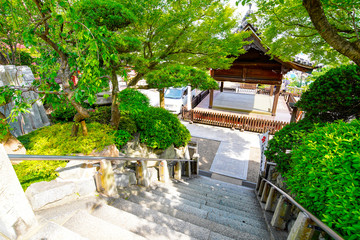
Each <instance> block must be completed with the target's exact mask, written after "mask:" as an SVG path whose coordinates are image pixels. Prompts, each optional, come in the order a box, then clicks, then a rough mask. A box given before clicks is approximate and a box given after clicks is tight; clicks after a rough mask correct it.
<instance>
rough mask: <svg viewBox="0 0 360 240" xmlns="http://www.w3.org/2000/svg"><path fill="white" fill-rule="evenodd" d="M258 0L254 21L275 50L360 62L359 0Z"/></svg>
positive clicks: (331, 61) (330, 61) (324, 59)
mask: <svg viewBox="0 0 360 240" xmlns="http://www.w3.org/2000/svg"><path fill="white" fill-rule="evenodd" d="M241 2H243V3H245V2H250V1H247V0H245V1H241ZM255 2H256V5H257V6H258V11H257V12H256V13H255V14H254V15H253V22H254V24H255V25H256V26H257V27H259V31H260V32H261V36H262V40H263V41H264V43H265V44H266V45H268V46H269V47H270V49H271V53H272V54H274V55H276V56H282V57H284V59H285V60H290V59H289V58H290V57H291V56H295V55H296V54H298V53H306V54H308V55H309V56H310V57H311V59H312V60H315V61H318V62H322V63H328V64H335V65H338V64H339V63H344V62H349V59H350V60H352V61H354V62H355V63H356V64H357V65H360V38H359V28H360V17H359V16H360V10H359V9H360V8H359V6H360V2H359V0H337V1H328V0H303V1H297V0H276V1H270V0H265V1H261V0H257V1H255ZM344 56H346V57H347V58H345V57H344ZM286 58H287V59H286Z"/></svg>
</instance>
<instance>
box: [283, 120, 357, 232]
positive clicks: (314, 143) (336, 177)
mask: <svg viewBox="0 0 360 240" xmlns="http://www.w3.org/2000/svg"><path fill="white" fill-rule="evenodd" d="M285 177H286V178H287V180H286V183H287V186H288V187H289V189H290V190H291V192H292V193H293V194H294V195H295V196H296V200H297V201H298V202H299V203H300V204H301V205H303V206H304V207H305V208H307V209H308V210H309V211H310V212H312V213H314V214H315V215H317V216H318V217H319V218H320V219H321V220H322V221H323V222H325V223H326V224H327V225H328V226H330V227H331V228H333V229H334V230H336V231H338V232H339V233H340V235H342V236H343V237H344V238H345V239H359V238H360V224H359V218H360V211H359V205H360V121H359V120H353V121H351V122H350V123H345V122H336V123H331V124H330V123H328V124H327V125H326V126H324V127H317V128H316V129H315V130H314V131H313V133H310V134H308V135H307V136H305V137H304V141H303V143H302V144H301V145H299V146H298V147H297V148H296V149H294V150H293V154H292V155H291V168H290V170H289V171H288V173H286V174H285Z"/></svg>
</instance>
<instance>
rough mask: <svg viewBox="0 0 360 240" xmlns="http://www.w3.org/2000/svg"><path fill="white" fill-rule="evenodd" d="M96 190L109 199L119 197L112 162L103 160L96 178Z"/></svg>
mask: <svg viewBox="0 0 360 240" xmlns="http://www.w3.org/2000/svg"><path fill="white" fill-rule="evenodd" d="M95 181H96V189H97V190H98V191H99V192H100V193H102V194H104V195H106V196H109V197H118V196H119V195H118V192H117V188H116V182H115V175H114V171H113V169H112V165H111V161H107V160H101V161H100V167H97V175H96V176H95Z"/></svg>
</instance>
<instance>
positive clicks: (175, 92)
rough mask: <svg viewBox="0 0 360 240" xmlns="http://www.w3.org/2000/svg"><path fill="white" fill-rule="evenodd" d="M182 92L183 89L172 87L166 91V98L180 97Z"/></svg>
mask: <svg viewBox="0 0 360 240" xmlns="http://www.w3.org/2000/svg"><path fill="white" fill-rule="evenodd" d="M181 94H182V91H181V89H175V88H170V89H167V90H166V91H165V98H173V99H180V98H181Z"/></svg>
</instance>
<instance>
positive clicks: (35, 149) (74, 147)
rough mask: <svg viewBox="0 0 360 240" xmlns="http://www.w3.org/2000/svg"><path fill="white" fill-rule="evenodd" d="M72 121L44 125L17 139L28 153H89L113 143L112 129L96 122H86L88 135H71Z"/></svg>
mask: <svg viewBox="0 0 360 240" xmlns="http://www.w3.org/2000/svg"><path fill="white" fill-rule="evenodd" d="M72 126H73V123H65V124H55V125H52V126H49V127H44V128H41V129H39V130H36V131H34V132H31V133H29V134H26V135H24V136H21V137H19V138H18V139H19V140H20V141H21V142H22V144H24V146H25V148H26V150H27V154H30V155H71V154H76V153H83V154H90V153H91V152H92V151H93V150H94V149H97V150H98V151H101V150H103V149H104V147H105V146H108V145H111V144H113V143H114V134H113V129H112V127H111V126H109V125H104V124H100V123H97V122H93V123H89V124H87V127H88V136H86V137H84V136H82V135H80V136H77V137H71V128H72Z"/></svg>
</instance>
